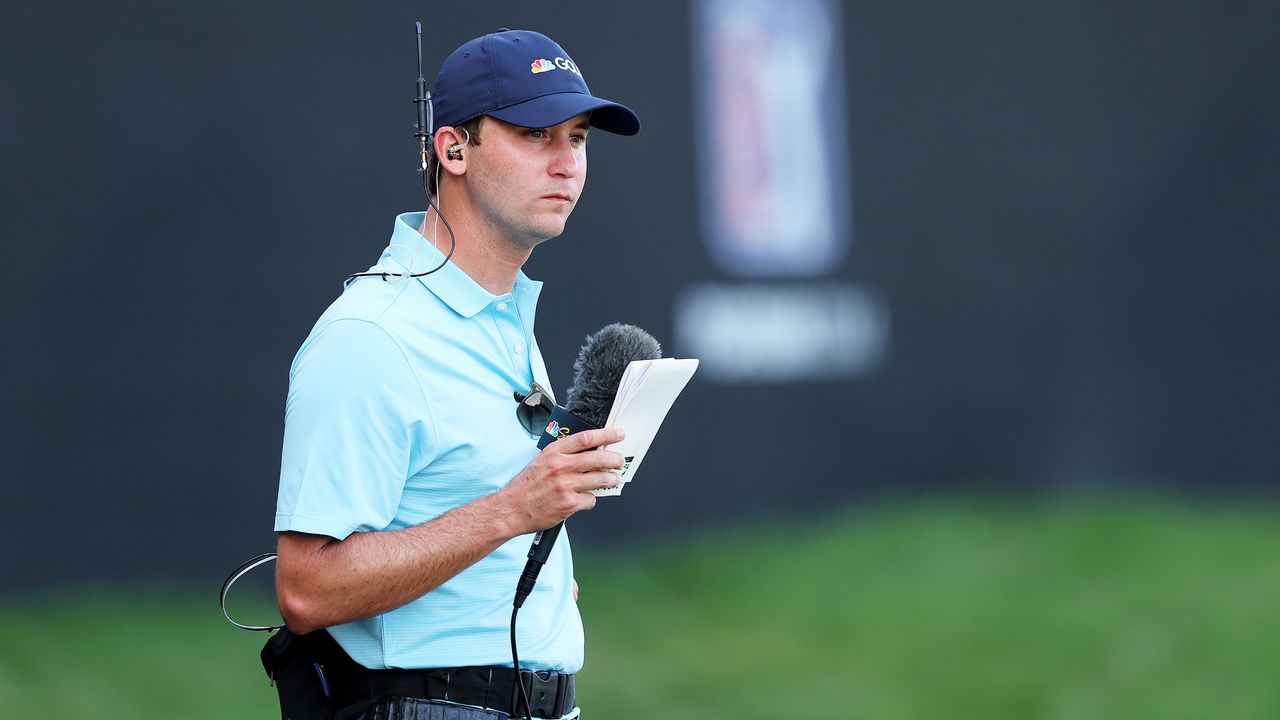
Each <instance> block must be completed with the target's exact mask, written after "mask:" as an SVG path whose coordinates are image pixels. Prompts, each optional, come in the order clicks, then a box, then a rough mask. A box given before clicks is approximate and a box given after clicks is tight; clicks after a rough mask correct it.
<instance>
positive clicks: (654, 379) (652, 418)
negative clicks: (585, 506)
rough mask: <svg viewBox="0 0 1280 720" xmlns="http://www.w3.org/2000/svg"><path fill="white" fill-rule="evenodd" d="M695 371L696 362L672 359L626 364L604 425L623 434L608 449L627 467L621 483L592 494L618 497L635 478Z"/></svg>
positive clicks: (637, 361) (622, 472) (623, 472)
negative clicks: (625, 462) (618, 454)
mask: <svg viewBox="0 0 1280 720" xmlns="http://www.w3.org/2000/svg"><path fill="white" fill-rule="evenodd" d="M697 369H698V361H697V360H677V359H676V358H660V359H658V360H635V361H632V362H631V364H629V365H627V369H626V370H625V371H623V373H622V380H621V381H619V382H618V393H617V395H616V396H615V397H614V400H613V408H612V409H610V410H609V419H608V420H607V421H606V422H605V425H606V426H610V425H613V426H617V427H620V428H622V429H623V430H624V431H625V432H626V433H627V436H626V437H625V438H623V440H622V442H620V443H617V444H614V445H610V446H609V447H608V449H609V450H613V451H614V452H619V453H622V455H623V456H624V457H626V459H627V464H626V465H625V466H624V467H623V468H622V470H621V475H622V483H621V484H620V485H618V487H615V488H605V489H603V490H596V491H594V492H595V494H596V495H597V496H599V497H604V496H608V495H621V494H622V488H623V487H624V486H625V485H626V484H627V483H629V482H631V481H632V480H633V479H634V478H635V476H636V471H637V470H639V469H640V463H641V461H643V460H644V455H645V453H647V452H648V451H649V446H650V445H651V444H653V438H654V436H656V435H657V434H658V428H659V427H661V426H662V421H663V420H664V419H666V417H667V412H668V411H670V410H671V406H672V404H674V403H675V401H676V398H677V397H679V395H680V391H681V390H684V386H685V385H686V384H688V382H689V378H691V377H693V371H694V370H697Z"/></svg>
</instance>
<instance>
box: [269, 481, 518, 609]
mask: <svg viewBox="0 0 1280 720" xmlns="http://www.w3.org/2000/svg"><path fill="white" fill-rule="evenodd" d="M516 526H517V523H515V522H513V518H512V517H510V512H508V511H506V510H505V509H504V507H503V505H502V504H501V503H500V502H499V501H498V500H497V496H496V495H489V496H486V497H483V498H480V499H478V500H476V501H474V502H470V503H467V504H466V505H462V506H459V507H456V508H454V509H453V510H450V511H449V512H447V513H445V514H443V515H441V516H439V517H437V518H435V519H433V520H430V521H428V522H425V523H422V524H421V525H415V526H413V527H410V528H406V529H404V530H397V531H392V532H368V533H353V534H351V535H349V536H348V537H347V538H346V539H345V540H341V541H339V540H335V539H333V538H331V537H326V536H323V535H308V534H305V533H294V532H285V533H281V534H280V538H279V549H278V555H279V558H278V559H277V568H276V594H277V599H278V600H279V603H280V613H281V615H282V617H283V618H284V621H285V624H287V625H288V626H289V628H290V629H291V630H293V631H294V632H298V633H307V632H311V631H312V630H317V629H319V628H322V627H329V626H332V625H338V624H341V623H345V622H351V621H353V620H359V619H361V618H366V617H370V616H373V615H377V614H380V613H384V612H387V611H389V610H394V609H395V608H398V607H400V606H402V605H404V604H406V603H409V602H411V601H413V600H415V599H417V598H419V597H421V596H423V595H425V594H427V593H429V592H431V591H432V590H434V589H436V588H437V587H439V586H440V585H442V584H444V583H445V582H446V581H447V580H449V579H450V578H452V577H453V576H455V575H457V574H458V573H460V572H462V571H463V570H465V569H467V568H468V567H470V566H471V565H473V564H475V563H476V562H478V561H479V560H481V559H482V558H484V557H485V556H486V555H488V554H489V553H491V552H493V551H494V550H495V549H497V548H498V547H499V546H500V545H502V544H503V543H504V542H506V541H507V540H509V539H511V538H512V537H515V536H516V535H518V534H520V532H517V531H515V530H513V528H515V527H516Z"/></svg>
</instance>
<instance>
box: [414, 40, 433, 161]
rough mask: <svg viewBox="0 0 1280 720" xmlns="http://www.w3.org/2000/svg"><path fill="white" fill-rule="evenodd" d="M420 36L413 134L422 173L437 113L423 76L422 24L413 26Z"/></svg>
mask: <svg viewBox="0 0 1280 720" xmlns="http://www.w3.org/2000/svg"><path fill="white" fill-rule="evenodd" d="M413 26H414V29H415V30H416V32H417V36H418V88H417V89H418V95H417V97H415V98H414V99H413V104H414V105H417V106H418V119H417V122H415V123H414V125H413V134H414V135H415V136H416V137H417V138H418V151H419V155H420V156H421V159H422V171H423V172H424V173H425V172H426V171H427V141H428V140H430V139H431V136H432V135H434V134H435V131H436V128H435V125H436V119H435V112H434V109H433V108H432V106H431V93H430V91H428V90H427V79H426V78H425V77H423V75H422V22H421V21H418V22H415V23H414V24H413Z"/></svg>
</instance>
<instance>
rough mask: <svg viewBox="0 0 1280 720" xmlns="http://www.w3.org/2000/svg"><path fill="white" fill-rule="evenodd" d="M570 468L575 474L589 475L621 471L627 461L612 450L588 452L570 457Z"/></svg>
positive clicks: (620, 454)
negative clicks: (602, 471)
mask: <svg viewBox="0 0 1280 720" xmlns="http://www.w3.org/2000/svg"><path fill="white" fill-rule="evenodd" d="M570 459H571V461H572V464H571V466H570V467H572V468H573V470H574V471H575V472H580V473H589V472H595V471H597V470H621V469H622V466H623V465H625V464H626V462H627V459H626V458H624V457H623V456H622V453H616V452H614V451H612V450H586V451H584V452H580V453H577V454H576V455H572V456H571V457H570Z"/></svg>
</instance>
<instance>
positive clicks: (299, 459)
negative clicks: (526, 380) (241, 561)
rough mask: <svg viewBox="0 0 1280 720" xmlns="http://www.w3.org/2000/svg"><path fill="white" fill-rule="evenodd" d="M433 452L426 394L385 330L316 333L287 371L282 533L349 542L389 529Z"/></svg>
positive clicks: (345, 324) (361, 324)
mask: <svg viewBox="0 0 1280 720" xmlns="http://www.w3.org/2000/svg"><path fill="white" fill-rule="evenodd" d="M434 446H435V434H434V431H433V426H432V421H431V417H430V412H429V408H428V407H427V401H426V398H425V397H424V396H423V392H422V388H421V386H420V385H419V383H418V381H417V379H416V378H415V376H414V374H413V371H412V369H411V368H410V367H409V363H408V360H406V358H405V356H404V353H403V352H402V351H401V349H400V347H399V345H397V344H396V342H395V341H394V340H393V339H392V338H391V337H390V336H389V335H388V334H387V332H386V331H385V330H383V329H382V328H381V327H379V326H377V325H376V324H374V323H371V322H368V321H365V320H354V319H343V320H337V321H334V322H332V323H329V324H328V325H326V326H324V327H323V328H317V330H316V331H315V332H313V333H312V336H311V337H310V338H308V340H307V342H306V343H305V344H304V345H303V347H302V349H301V350H300V351H299V352H298V356H297V357H296V358H295V360H294V364H293V369H292V371H291V372H290V377H289V395H288V400H287V401H286V403H285V430H284V448H283V452H282V455H281V463H280V493H279V496H278V498H277V501H276V518H275V529H276V531H277V532H282V531H286V530H295V531H298V532H305V533H313V534H318V535H328V536H330V537H333V538H337V539H339V540H342V539H344V538H345V537H346V536H347V535H349V534H351V533H352V532H357V531H361V532H363V531H372V530H381V529H383V528H385V527H387V526H388V525H389V524H390V523H391V521H392V520H393V519H394V518H395V515H396V508H397V507H398V506H399V504H400V496H401V494H402V493H403V491H404V486H405V482H406V480H407V479H408V478H409V477H411V476H412V475H413V474H415V473H416V472H417V471H418V470H419V469H421V468H422V467H425V466H426V465H427V464H428V463H429V462H430V461H431V459H432V455H433V452H434Z"/></svg>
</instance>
